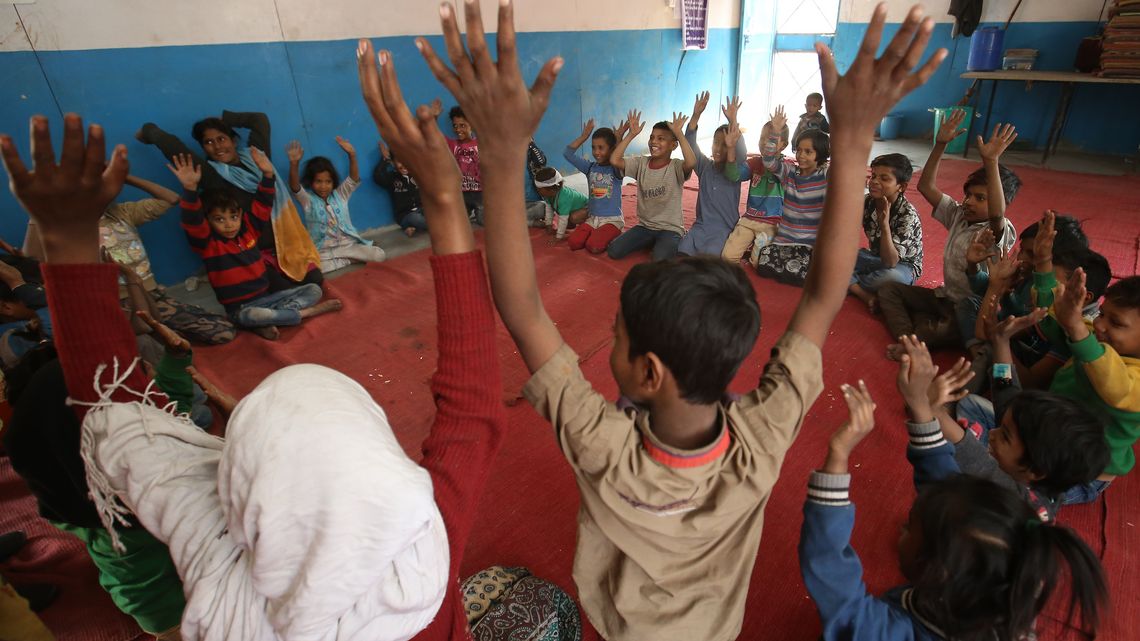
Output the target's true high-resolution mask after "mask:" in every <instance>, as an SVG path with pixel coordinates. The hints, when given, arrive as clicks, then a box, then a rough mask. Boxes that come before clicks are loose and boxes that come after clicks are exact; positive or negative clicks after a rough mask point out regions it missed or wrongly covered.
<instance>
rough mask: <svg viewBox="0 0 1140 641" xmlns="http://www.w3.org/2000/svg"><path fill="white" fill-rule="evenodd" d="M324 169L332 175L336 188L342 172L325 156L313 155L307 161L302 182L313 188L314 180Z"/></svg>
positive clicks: (302, 174)
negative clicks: (338, 171)
mask: <svg viewBox="0 0 1140 641" xmlns="http://www.w3.org/2000/svg"><path fill="white" fill-rule="evenodd" d="M322 171H327V172H329V175H330V176H332V182H333V187H334V188H335V187H336V186H337V185H339V184H340V174H339V173H337V171H336V166H335V165H333V162H332V161H331V160H329V159H328V158H325V157H324V156H313V157H312V158H310V159H309V161H308V162H306V163H305V171H304V172H302V173H301V184H302V185H303V186H305V187H308V188H309V189H312V188H313V181H314V180H316V178H317V174H319V173H321V172H322Z"/></svg>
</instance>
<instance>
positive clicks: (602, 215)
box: [562, 118, 628, 254]
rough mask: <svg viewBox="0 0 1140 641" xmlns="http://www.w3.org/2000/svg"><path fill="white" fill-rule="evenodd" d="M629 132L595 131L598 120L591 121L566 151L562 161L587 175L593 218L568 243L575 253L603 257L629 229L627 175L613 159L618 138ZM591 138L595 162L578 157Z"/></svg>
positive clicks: (573, 233) (576, 229)
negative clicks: (624, 194) (624, 198)
mask: <svg viewBox="0 0 1140 641" xmlns="http://www.w3.org/2000/svg"><path fill="white" fill-rule="evenodd" d="M627 128H628V127H627V126H626V125H624V124H623V125H622V126H619V127H618V129H617V131H616V132H615V131H614V130H613V129H610V128H609V127H601V128H599V129H596V130H595V129H594V119H593V118H591V119H590V120H587V121H586V123H585V124H584V125H582V135H581V136H579V137H578V138H576V139H575V140H574V141H572V142H571V143H570V144H568V145H566V149H564V150H563V151H562V157H563V158H565V159H566V160H567V161H568V162H569V163H570V164H572V165H574V168H575V169H577V170H578V171H580V172H582V173H583V174H586V179H587V180H588V181H589V184H590V203H589V205H588V208H589V214H590V215H589V217H587V218H586V222H585V224H583V225H578V226H577V227H576V228H574V231H572V232H571V233H570V237H569V238H568V239H567V240H566V244H567V245H569V247H570V249H571V250H575V251H576V250H579V249H582V248H585V249H586V251H588V252H590V253H591V254H600V253H602V252H604V251H605V250H606V248H607V247H609V246H610V243H611V242H613V239H615V238H617V237H618V235H619V234H621V232H622V230H623V229H625V217H624V216H623V215H622V213H621V183H622V178H623V177H624V175H623V174H622V172H621V170H619V169H618V168H616V167H614V166H613V165H612V164H611V163H610V155H611V154H612V153H613V150H614V147H615V146H616V145H617V140H618V135H621V136H623V137H624V135H625V131H626V129H627ZM591 132H593V135H592V136H591ZM587 138H589V139H590V153H591V155H592V156H593V157H594V160H593V161H588V160H586V159H585V158H582V157H580V156H579V155H578V154H577V151H578V148H579V147H581V146H582V143H584V142H586V139H587Z"/></svg>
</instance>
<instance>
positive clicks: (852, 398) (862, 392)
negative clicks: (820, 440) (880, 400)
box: [823, 381, 875, 474]
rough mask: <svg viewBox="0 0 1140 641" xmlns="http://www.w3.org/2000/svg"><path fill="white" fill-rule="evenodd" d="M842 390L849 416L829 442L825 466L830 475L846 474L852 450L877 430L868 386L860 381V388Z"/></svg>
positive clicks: (850, 386)
mask: <svg viewBox="0 0 1140 641" xmlns="http://www.w3.org/2000/svg"><path fill="white" fill-rule="evenodd" d="M841 389H842V390H843V400H844V401H846V402H847V411H848V413H849V416H848V419H847V422H845V423H844V424H843V425H840V426H839V429H837V430H835V433H834V434H832V435H831V440H830V441H829V442H828V446H827V462H826V463H825V464H824V466H823V471H824V472H826V473H828V474H846V473H847V461H848V459H849V458H850V456H851V452H852V450H854V449H855V446H856V445H858V444H859V442H860V441H862V440H863V439H864V438H865V437H866V436H867V435H868V434H870V433H871V430H872V429H874V428H875V402H874V401H873V400H872V399H871V392H869V391H868V390H867V384H866V383H864V382H863V381H859V385H858V386H852V385H843V386H842V387H841Z"/></svg>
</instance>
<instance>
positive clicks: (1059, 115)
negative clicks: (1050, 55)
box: [962, 69, 1140, 165]
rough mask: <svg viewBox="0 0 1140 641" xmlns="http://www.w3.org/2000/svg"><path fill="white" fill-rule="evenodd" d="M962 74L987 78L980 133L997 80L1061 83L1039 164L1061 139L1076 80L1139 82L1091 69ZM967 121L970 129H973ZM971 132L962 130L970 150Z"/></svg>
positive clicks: (1030, 84) (987, 126) (985, 131)
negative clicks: (1080, 70) (987, 90)
mask: <svg viewBox="0 0 1140 641" xmlns="http://www.w3.org/2000/svg"><path fill="white" fill-rule="evenodd" d="M962 77H963V78H966V79H971V80H981V81H983V82H984V81H986V80H989V81H990V99H989V103H988V104H987V106H986V119H985V124H984V125H983V126H982V134H983V135H988V132H989V130H990V114H991V113H992V112H993V108H994V96H996V95H997V84H998V81H1000V80H1013V81H1018V80H1020V81H1022V82H1024V83H1025V84H1026V88H1027V89H1029V88H1032V87H1033V83H1035V82H1059V83H1061V102H1060V103H1059V104H1058V105H1057V112H1056V113H1055V114H1054V115H1053V126H1052V127H1051V128H1050V129H1049V137H1048V138H1047V139H1046V140H1045V153H1044V154H1043V155H1042V156H1041V164H1042V165H1044V164H1045V163H1046V162H1048V161H1049V157H1050V156H1052V155H1053V152H1055V151H1056V150H1057V143H1058V142H1060V141H1061V131H1062V130H1063V129H1064V128H1065V120H1066V119H1067V118H1068V117H1069V103H1071V102H1072V100H1073V89H1074V87H1076V85H1077V84H1078V83H1085V84H1099V85H1140V78H1101V77H1100V76H1094V75H1093V74H1091V73H1079V72H1076V71H1037V70H1032V71H1028V70H1024V69H1004V70H1000V71H967V72H966V73H964V74H962ZM972 125H973V123H971V129H973V126H972ZM970 138H971V132H970V131H967V132H966V152H967V153H969V151H970Z"/></svg>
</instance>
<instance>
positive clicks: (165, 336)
mask: <svg viewBox="0 0 1140 641" xmlns="http://www.w3.org/2000/svg"><path fill="white" fill-rule="evenodd" d="M135 316H138V317H139V319H140V320H142V322H144V323H146V324H147V326H148V327H150V329H151V332H153V335H154V336H155V337H156V338H157V339H158V341H159V342H160V343H162V346H163V347H165V348H166V351H167V352H169V353H170V354H171V355H174V356H185V355H186V354H189V353H190V341H188V340H186V339H185V338H183V337H182V335H181V334H179V333H178V332H176V331H174V330H173V329H170V328H169V327H167V326H166V325H164V324H163V323H161V322H159V321H158V320H156V319H155V318H154V317H153V316H151V315H150V314H149V313H147V312H145V311H137V312H135Z"/></svg>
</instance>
